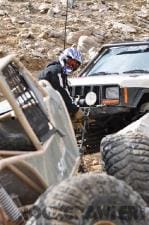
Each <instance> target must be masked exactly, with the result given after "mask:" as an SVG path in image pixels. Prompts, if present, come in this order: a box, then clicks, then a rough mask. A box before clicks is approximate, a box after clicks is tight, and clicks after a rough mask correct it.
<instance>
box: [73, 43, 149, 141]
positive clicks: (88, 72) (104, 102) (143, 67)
mask: <svg viewBox="0 0 149 225" xmlns="http://www.w3.org/2000/svg"><path fill="white" fill-rule="evenodd" d="M148 59H149V41H144V42H129V43H125V42H124V43H115V44H106V45H103V46H102V48H101V50H100V51H99V52H98V54H97V55H96V56H95V58H94V59H93V60H91V62H90V63H89V64H88V65H87V66H86V67H85V68H84V70H83V71H82V72H81V73H80V75H79V76H78V77H77V78H70V79H69V85H70V86H71V88H70V92H71V95H72V98H73V99H74V101H75V102H76V103H77V104H78V105H80V107H82V108H83V109H87V108H90V109H91V110H90V115H91V116H92V118H93V119H95V120H96V122H95V124H94V125H93V127H94V128H93V129H90V130H91V133H92V134H93V132H94V131H95V135H97V134H98V137H99V136H101V137H103V136H104V135H105V134H110V133H113V132H116V131H118V130H120V129H122V128H123V127H125V126H126V125H128V124H129V123H130V122H132V121H134V120H136V119H137V118H139V117H140V116H141V115H143V113H145V112H146V111H148V110H149V64H148ZM90 102H91V104H92V106H91V107H90V106H89V104H90ZM99 130H100V134H99ZM95 135H94V136H95Z"/></svg>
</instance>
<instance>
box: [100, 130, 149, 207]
mask: <svg viewBox="0 0 149 225" xmlns="http://www.w3.org/2000/svg"><path fill="white" fill-rule="evenodd" d="M101 155H102V159H103V161H104V163H105V170H106V172H107V173H108V174H109V175H112V176H115V177H116V178H118V179H121V180H124V181H125V182H126V183H127V184H129V185H131V186H132V187H133V189H134V190H136V191H137V192H138V193H140V195H141V196H142V198H143V199H144V200H145V201H146V202H147V203H148V204H149V138H148V137H146V136H144V135H142V134H139V133H132V132H130V133H126V134H113V135H108V136H106V137H105V138H103V139H102V141H101Z"/></svg>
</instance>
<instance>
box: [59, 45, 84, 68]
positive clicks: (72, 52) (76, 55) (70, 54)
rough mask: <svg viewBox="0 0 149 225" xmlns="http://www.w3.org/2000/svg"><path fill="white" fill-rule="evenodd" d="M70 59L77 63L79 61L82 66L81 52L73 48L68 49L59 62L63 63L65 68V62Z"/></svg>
mask: <svg viewBox="0 0 149 225" xmlns="http://www.w3.org/2000/svg"><path fill="white" fill-rule="evenodd" d="M68 58H72V59H75V60H76V61H78V62H79V63H80V64H82V55H81V53H80V51H78V50H77V49H76V48H74V47H71V48H66V49H65V50H64V51H63V52H62V53H61V55H60V56H59V61H60V63H61V65H62V66H64V64H65V63H64V62H65V60H67V59H68Z"/></svg>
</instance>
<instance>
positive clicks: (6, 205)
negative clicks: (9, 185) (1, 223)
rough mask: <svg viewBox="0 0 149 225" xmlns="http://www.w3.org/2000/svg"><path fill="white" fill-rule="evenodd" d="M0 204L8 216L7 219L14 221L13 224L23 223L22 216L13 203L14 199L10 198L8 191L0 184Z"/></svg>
mask: <svg viewBox="0 0 149 225" xmlns="http://www.w3.org/2000/svg"><path fill="white" fill-rule="evenodd" d="M0 205H1V207H2V208H3V209H4V211H5V213H6V214H7V216H8V217H9V219H10V220H11V221H12V222H14V223H15V224H23V223H24V222H25V221H24V218H23V216H22V214H21V212H20V210H19V209H18V207H17V206H16V204H15V203H14V201H13V200H12V199H11V198H10V196H9V195H8V193H7V192H6V191H5V189H4V188H3V187H2V185H1V184H0Z"/></svg>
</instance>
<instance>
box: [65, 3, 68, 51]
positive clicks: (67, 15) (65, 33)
mask: <svg viewBox="0 0 149 225" xmlns="http://www.w3.org/2000/svg"><path fill="white" fill-rule="evenodd" d="M68 1H69V0H67V3H66V17H65V33H64V50H65V48H66V40H67V21H68V19H67V18H68Z"/></svg>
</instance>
